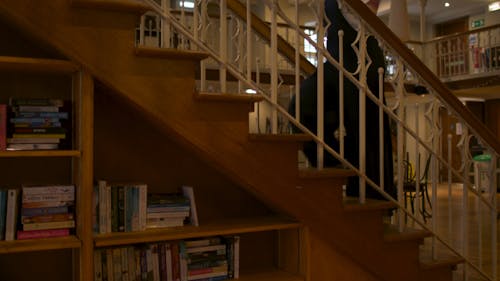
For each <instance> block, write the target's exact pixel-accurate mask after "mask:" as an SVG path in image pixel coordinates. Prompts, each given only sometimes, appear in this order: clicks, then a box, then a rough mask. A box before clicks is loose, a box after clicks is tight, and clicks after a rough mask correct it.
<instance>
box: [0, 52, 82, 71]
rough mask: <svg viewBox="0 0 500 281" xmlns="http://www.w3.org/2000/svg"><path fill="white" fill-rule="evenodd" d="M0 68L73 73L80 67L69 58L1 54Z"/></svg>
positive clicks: (5, 69) (4, 69) (3, 69)
mask: <svg viewBox="0 0 500 281" xmlns="http://www.w3.org/2000/svg"><path fill="white" fill-rule="evenodd" d="M0 70H2V71H9V72H12V71H20V72H38V73H61V74H65V73H66V74H71V73H74V72H76V71H78V70H79V67H78V65H76V64H74V63H72V62H70V61H67V60H59V59H41V58H27V57H11V56H0Z"/></svg>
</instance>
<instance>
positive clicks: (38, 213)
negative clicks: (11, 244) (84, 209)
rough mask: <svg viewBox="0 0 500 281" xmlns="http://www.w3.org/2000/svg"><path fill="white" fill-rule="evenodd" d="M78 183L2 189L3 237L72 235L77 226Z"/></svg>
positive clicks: (0, 219)
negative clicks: (76, 200) (75, 211)
mask: <svg viewBox="0 0 500 281" xmlns="http://www.w3.org/2000/svg"><path fill="white" fill-rule="evenodd" d="M74 205H75V186H74V185H38V186H23V187H21V188H20V189H18V188H13V189H1V190H0V240H16V239H17V240H23V239H34V238H48V237H61V236H68V235H70V231H71V229H72V228H74V227H75V217H74Z"/></svg>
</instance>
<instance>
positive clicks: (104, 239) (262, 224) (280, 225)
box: [94, 217, 301, 247]
mask: <svg viewBox="0 0 500 281" xmlns="http://www.w3.org/2000/svg"><path fill="white" fill-rule="evenodd" d="M299 227H301V224H300V223H299V222H297V221H293V220H290V219H288V218H282V217H258V218H239V219H221V220H218V221H213V222H207V223H203V224H200V226H181V227H171V228H158V229H149V230H146V231H140V232H119V233H116V232H114V233H106V234H98V235H96V237H95V238H94V244H95V246H96V247H107V246H116V245H126V244H133V243H150V242H156V241H167V240H178V239H188V238H199V237H208V236H216V235H231V234H241V233H251V232H260V231H271V230H282V229H294V228H299Z"/></svg>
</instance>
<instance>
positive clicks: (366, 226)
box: [0, 0, 453, 281]
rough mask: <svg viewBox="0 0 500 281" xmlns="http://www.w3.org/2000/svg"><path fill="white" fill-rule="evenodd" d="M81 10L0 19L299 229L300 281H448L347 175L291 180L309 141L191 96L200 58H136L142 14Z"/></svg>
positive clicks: (300, 174)
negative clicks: (346, 192) (303, 259)
mask: <svg viewBox="0 0 500 281" xmlns="http://www.w3.org/2000/svg"><path fill="white" fill-rule="evenodd" d="M86 2H87V1H85V0H80V1H76V2H75V3H71V2H70V1H69V0H52V1H29V0H3V1H1V3H0V16H2V18H4V19H5V20H6V21H8V22H9V23H10V24H12V25H14V26H16V27H17V28H19V29H20V30H22V32H24V33H26V34H28V35H29V36H32V37H34V39H35V40H36V41H37V42H40V44H44V45H49V46H51V47H52V48H54V49H56V50H57V51H58V52H60V53H61V54H62V55H63V56H64V57H66V58H67V59H69V60H72V61H73V62H75V63H77V64H80V65H81V66H82V68H83V69H84V70H85V71H87V72H88V73H90V74H91V75H92V77H94V79H96V80H97V81H99V83H102V84H103V85H105V88H106V89H108V90H109V91H111V92H113V94H114V95H116V96H117V97H119V98H120V99H123V100H124V101H125V102H126V103H127V104H129V105H130V106H132V107H133V108H136V109H137V110H138V111H139V112H142V113H143V114H145V115H146V116H147V118H148V120H149V121H150V122H151V123H152V124H154V125H155V126H158V127H159V128H161V130H163V131H165V132H166V133H167V134H168V135H169V136H170V137H171V138H172V139H173V140H175V141H176V142H177V143H179V144H180V145H182V146H184V147H186V148H187V149H189V150H191V151H193V152H194V153H195V154H196V155H197V156H198V157H200V158H201V159H203V161H206V163H207V165H211V166H213V167H215V168H216V169H217V170H219V171H220V172H221V173H222V174H223V175H224V176H227V177H228V178H229V179H231V180H232V181H234V182H235V183H237V184H239V185H240V186H241V187H243V188H245V189H246V190H248V191H249V192H251V193H252V194H254V195H255V196H256V197H257V198H258V199H259V200H261V201H263V202H264V203H266V204H267V205H269V206H271V207H272V208H274V209H276V210H278V211H279V212H281V213H283V214H286V215H289V216H292V217H294V218H296V219H297V220H299V221H301V222H302V223H304V225H305V226H307V227H308V229H309V256H308V266H307V267H308V270H307V271H308V274H307V275H308V276H306V280H311V281H316V280H325V281H330V280H386V281H400V280H431V281H441V280H442V281H445V280H451V270H452V268H453V264H443V265H441V266H439V265H440V264H436V263H434V266H432V264H433V263H429V264H427V265H425V264H424V263H423V261H422V260H421V259H420V257H419V245H420V244H421V242H422V241H423V239H424V238H425V237H426V236H427V235H428V233H426V232H424V231H407V232H403V233H399V232H397V231H395V230H393V229H392V228H390V227H388V226H387V225H384V223H383V219H382V218H383V215H384V214H386V213H387V210H388V209H391V208H393V207H394V206H393V205H391V204H389V203H387V202H378V201H375V202H371V201H369V202H367V203H366V204H364V205H360V204H359V203H358V202H357V201H356V200H352V199H345V198H343V194H342V185H343V184H344V183H345V180H346V178H347V176H350V175H352V173H350V172H348V171H340V170H330V169H324V170H321V171H317V170H299V169H298V167H297V166H298V165H297V155H298V154H297V151H298V150H299V149H300V147H301V143H302V142H304V141H307V140H309V138H308V137H305V136H302V135H300V136H293V137H292V136H288V137H285V136H260V135H249V133H248V113H249V112H250V111H251V110H252V109H253V103H254V102H256V101H259V98H258V97H257V96H241V95H226V94H207V93H197V92H196V90H195V73H196V69H197V67H198V65H199V61H200V60H202V59H204V58H205V57H206V55H205V54H204V53H202V52H180V51H172V50H166V51H165V50H155V49H145V48H136V47H135V38H134V29H135V27H136V23H137V22H138V18H139V15H140V13H142V12H143V11H144V6H143V5H137V4H136V3H135V2H133V1H128V2H127V1H125V2H124V3H125V4H124V3H123V2H121V3H120V2H118V1H88V3H86ZM129 2H130V3H129ZM127 3H128V4H130V5H127ZM93 4H95V5H96V6H93ZM96 7H98V8H96ZM108 90H106V91H108ZM99 94H100V93H99V89H96V92H95V95H99ZM96 122H97V121H96Z"/></svg>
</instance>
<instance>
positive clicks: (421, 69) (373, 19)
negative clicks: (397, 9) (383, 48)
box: [346, 0, 500, 154]
mask: <svg viewBox="0 0 500 281" xmlns="http://www.w3.org/2000/svg"><path fill="white" fill-rule="evenodd" d="M346 2H348V3H349V6H350V7H351V8H352V9H353V10H354V11H355V12H356V13H357V14H358V15H359V16H360V17H361V19H362V20H363V21H365V22H367V23H369V24H368V26H369V28H370V29H371V30H372V31H373V32H374V33H376V34H377V35H378V37H379V38H381V39H382V40H384V41H385V42H386V43H387V45H388V46H390V47H391V48H392V49H393V50H394V51H395V52H396V53H397V54H398V55H399V56H400V57H401V58H402V59H403V60H404V61H405V62H406V63H407V64H408V65H411V68H412V69H413V70H414V71H415V72H416V73H417V74H418V75H419V76H420V77H421V78H422V79H424V80H425V81H426V82H427V83H428V84H429V86H430V87H431V88H433V89H434V90H435V92H436V95H438V96H439V97H440V99H442V100H443V101H444V102H445V103H446V105H447V106H448V107H450V109H452V110H453V111H455V112H456V113H457V114H458V115H460V116H461V117H462V118H463V119H464V120H465V122H467V123H468V125H469V126H470V127H471V128H473V129H474V130H475V132H476V133H477V134H478V135H479V136H480V137H481V138H482V139H483V140H484V141H485V142H486V143H487V144H488V145H489V146H490V147H491V148H492V149H493V150H495V152H496V153H497V154H500V141H499V140H498V139H497V137H496V136H494V135H493V134H492V132H491V131H490V130H489V129H488V128H486V126H485V125H484V124H483V123H482V122H481V121H479V119H477V118H476V117H475V116H474V114H473V113H472V112H471V111H470V110H469V109H468V108H466V107H465V106H464V105H463V104H462V102H461V101H460V100H459V99H458V98H457V97H456V96H455V95H454V94H453V93H452V92H451V91H450V90H449V89H448V88H447V87H446V86H445V85H444V84H443V83H442V82H441V80H439V78H438V77H437V76H436V75H435V74H434V73H433V72H432V71H431V70H430V69H429V68H428V67H427V66H426V65H425V64H424V63H423V62H422V61H421V60H420V59H419V58H418V57H417V56H416V55H415V54H414V53H413V52H412V51H411V50H410V49H408V47H406V46H405V44H404V43H403V42H402V41H401V40H400V39H399V37H397V36H396V34H394V33H393V32H392V30H390V29H389V28H388V27H387V25H386V24H385V23H384V22H382V21H381V20H380V19H379V18H378V17H377V16H376V15H375V14H374V13H373V12H372V11H371V10H370V9H369V8H368V7H367V6H366V5H365V4H364V3H363V2H361V1H360V0H347V1H346Z"/></svg>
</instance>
